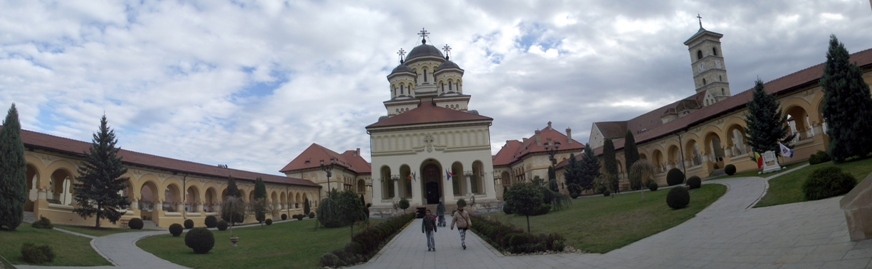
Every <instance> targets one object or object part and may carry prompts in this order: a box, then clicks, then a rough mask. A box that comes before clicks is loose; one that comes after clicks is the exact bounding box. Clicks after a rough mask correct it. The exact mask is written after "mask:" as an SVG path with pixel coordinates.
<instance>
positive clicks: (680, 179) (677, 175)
mask: <svg viewBox="0 0 872 269" xmlns="http://www.w3.org/2000/svg"><path fill="white" fill-rule="evenodd" d="M681 183H684V173H682V172H681V170H679V169H678V168H672V169H669V172H667V173H666V184H667V185H669V186H675V185H678V184H681Z"/></svg>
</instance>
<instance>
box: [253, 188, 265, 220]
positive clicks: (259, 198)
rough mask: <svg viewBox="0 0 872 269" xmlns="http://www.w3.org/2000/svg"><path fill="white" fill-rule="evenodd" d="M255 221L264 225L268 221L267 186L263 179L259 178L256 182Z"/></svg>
mask: <svg viewBox="0 0 872 269" xmlns="http://www.w3.org/2000/svg"><path fill="white" fill-rule="evenodd" d="M253 203H254V204H253V208H254V219H256V220H257V221H258V222H261V223H263V221H264V220H266V211H267V204H266V185H264V184H263V179H261V178H259V177H258V178H257V179H256V180H255V181H254V201H253Z"/></svg>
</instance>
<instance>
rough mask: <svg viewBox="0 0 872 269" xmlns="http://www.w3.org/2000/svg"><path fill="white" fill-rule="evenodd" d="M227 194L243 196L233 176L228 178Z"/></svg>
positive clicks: (237, 196)
mask: <svg viewBox="0 0 872 269" xmlns="http://www.w3.org/2000/svg"><path fill="white" fill-rule="evenodd" d="M227 196H231V197H236V198H242V193H241V192H239V187H238V186H236V180H235V179H233V177H229V178H227Z"/></svg>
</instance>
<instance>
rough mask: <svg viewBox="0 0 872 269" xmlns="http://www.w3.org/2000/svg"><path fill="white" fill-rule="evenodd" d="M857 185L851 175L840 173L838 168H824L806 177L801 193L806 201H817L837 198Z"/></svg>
mask: <svg viewBox="0 0 872 269" xmlns="http://www.w3.org/2000/svg"><path fill="white" fill-rule="evenodd" d="M856 185H857V179H855V178H854V176H852V175H851V174H848V173H845V172H842V169H841V168H838V167H832V166H831V167H824V168H820V169H817V170H815V171H814V172H812V173H811V175H808V178H807V179H806V180H805V182H803V184H802V192H803V193H805V199H807V200H819V199H824V198H830V197H833V196H839V195H842V194H845V193H848V192H849V191H851V189H853V188H854V186H856Z"/></svg>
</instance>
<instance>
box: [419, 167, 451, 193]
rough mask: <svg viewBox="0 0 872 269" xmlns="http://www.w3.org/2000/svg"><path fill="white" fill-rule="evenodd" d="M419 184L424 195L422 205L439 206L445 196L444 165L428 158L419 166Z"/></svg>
mask: <svg viewBox="0 0 872 269" xmlns="http://www.w3.org/2000/svg"><path fill="white" fill-rule="evenodd" d="M418 167H419V171H418V178H419V179H418V182H420V183H419V187H420V188H421V193H422V194H423V197H422V203H424V204H437V203H439V199H443V198H444V195H445V183H447V181H445V179H444V178H443V176H444V174H445V172H444V171H445V170H443V168H442V163H440V162H439V161H438V160H436V159H433V158H428V159H426V160H424V161H423V162H421V164H420V165H419V166H418Z"/></svg>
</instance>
